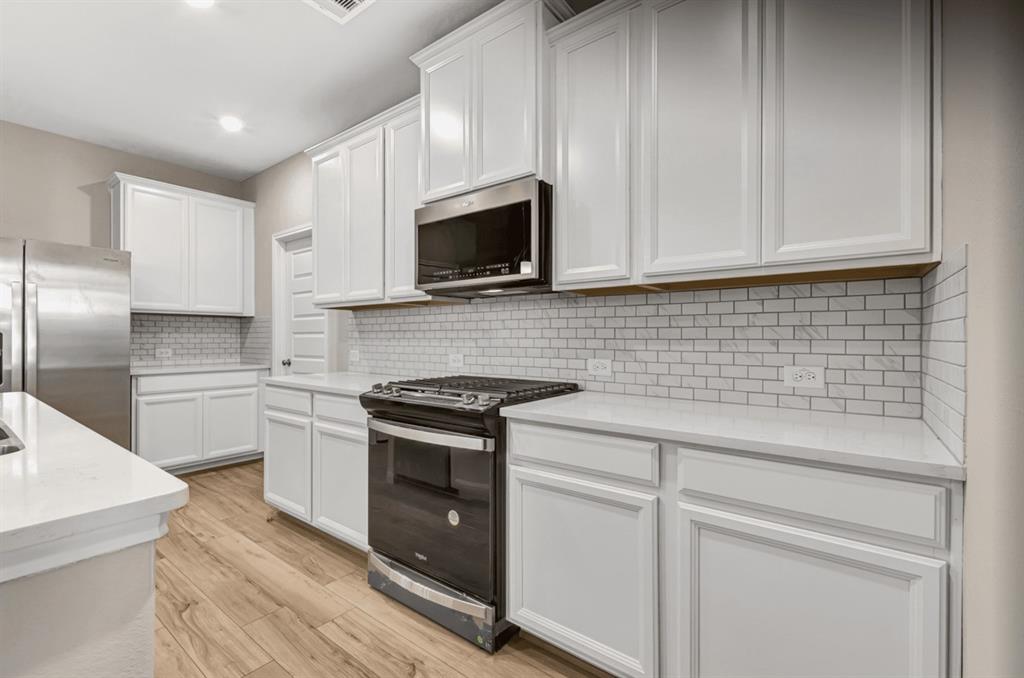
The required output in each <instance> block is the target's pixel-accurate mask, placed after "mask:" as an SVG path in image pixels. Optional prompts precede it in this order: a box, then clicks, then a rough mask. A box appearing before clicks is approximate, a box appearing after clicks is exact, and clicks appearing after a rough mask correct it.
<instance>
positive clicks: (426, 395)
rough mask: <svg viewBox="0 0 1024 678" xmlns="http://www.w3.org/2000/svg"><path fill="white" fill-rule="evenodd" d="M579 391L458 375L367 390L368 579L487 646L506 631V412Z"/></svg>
mask: <svg viewBox="0 0 1024 678" xmlns="http://www.w3.org/2000/svg"><path fill="white" fill-rule="evenodd" d="M577 390H579V387H578V386H577V385H576V384H571V383H560V382H550V381H531V380H526V379H508V378H493V377H467V376H455V377H441V378H438V379H418V380H414V381H400V382H389V383H388V384H386V385H380V384H377V385H375V386H374V387H373V390H372V391H370V392H368V393H364V394H363V395H362V396H360V402H361V403H362V405H363V407H364V408H365V409H366V411H367V412H368V413H369V414H370V420H369V429H370V439H369V475H370V487H369V526H368V527H369V543H370V555H369V582H370V585H371V586H373V587H374V588H376V589H378V590H380V591H383V592H384V593H386V594H387V595H389V596H391V597H392V598H394V599H396V600H398V601H399V602H401V603H403V604H405V605H407V606H409V607H411V608H413V609H415V610H417V611H418V612H420V613H421V614H424V615H426V616H427V617H429V618H431V619H433V620H434V621H436V622H437V623H439V624H441V625H443V626H445V627H447V628H448V629H450V630H452V631H454V632H455V633H458V634H459V635H460V636H462V637H463V638H466V639H467V640H469V641H470V642H472V643H474V644H475V645H478V646H479V647H481V648H483V649H485V650H487V651H489V652H494V651H496V650H497V649H499V648H500V647H501V646H502V645H503V644H504V643H505V642H506V641H507V640H508V639H509V638H511V637H512V636H513V635H514V634H515V632H516V631H517V630H518V629H517V627H515V626H514V625H512V624H510V623H509V622H508V621H507V620H506V619H505V597H504V596H505V420H504V418H503V417H502V416H501V414H500V411H501V408H502V407H503V406H505V405H512V404H518V403H523V402H530V401H534V400H540V399H543V398H550V397H553V396H558V395H562V394H565V393H572V392H575V391H577Z"/></svg>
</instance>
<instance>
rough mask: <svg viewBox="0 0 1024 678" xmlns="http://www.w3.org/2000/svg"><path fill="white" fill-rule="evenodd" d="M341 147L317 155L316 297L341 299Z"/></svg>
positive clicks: (316, 300)
mask: <svg viewBox="0 0 1024 678" xmlns="http://www.w3.org/2000/svg"><path fill="white" fill-rule="evenodd" d="M343 169H344V168H343V167H342V158H341V149H340V148H333V149H331V150H329V151H326V152H324V153H322V154H321V155H318V156H317V157H315V158H313V301H314V303H331V302H335V301H341V276H342V270H343V267H342V266H339V265H338V263H339V262H340V261H342V252H343V249H342V244H341V231H342V220H343V218H344V205H343V196H344V174H343Z"/></svg>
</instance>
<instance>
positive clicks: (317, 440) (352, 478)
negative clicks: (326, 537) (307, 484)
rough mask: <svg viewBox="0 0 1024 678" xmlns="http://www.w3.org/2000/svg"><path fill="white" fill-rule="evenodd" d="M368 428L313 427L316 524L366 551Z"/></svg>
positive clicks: (322, 425) (314, 510) (318, 424)
mask: <svg viewBox="0 0 1024 678" xmlns="http://www.w3.org/2000/svg"><path fill="white" fill-rule="evenodd" d="M366 449H367V436H366V429H365V428H363V427H356V426H343V425H337V424H322V423H317V424H314V425H313V524H314V525H316V526H317V527H319V528H321V529H323V530H326V531H327V532H330V533H331V534H333V535H334V536H336V537H338V538H339V539H343V540H345V541H347V542H348V543H350V544H352V545H353V546H355V547H357V548H360V549H363V550H366V548H367V542H366V528H367V518H366V516H367V489H366V488H367V473H368V471H367V452H366Z"/></svg>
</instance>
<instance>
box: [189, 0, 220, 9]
mask: <svg viewBox="0 0 1024 678" xmlns="http://www.w3.org/2000/svg"><path fill="white" fill-rule="evenodd" d="M214 2H216V0H185V4H186V5H188V6H189V7H195V8H196V9H210V8H211V7H213V3H214Z"/></svg>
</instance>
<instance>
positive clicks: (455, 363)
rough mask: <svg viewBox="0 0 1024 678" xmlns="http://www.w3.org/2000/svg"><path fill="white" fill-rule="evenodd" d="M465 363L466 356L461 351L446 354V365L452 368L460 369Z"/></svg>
mask: <svg viewBox="0 0 1024 678" xmlns="http://www.w3.org/2000/svg"><path fill="white" fill-rule="evenodd" d="M465 365H466V356H464V355H462V354H461V353H449V354H448V367H450V368H452V369H453V370H458V369H461V368H462V367H464V366H465Z"/></svg>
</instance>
